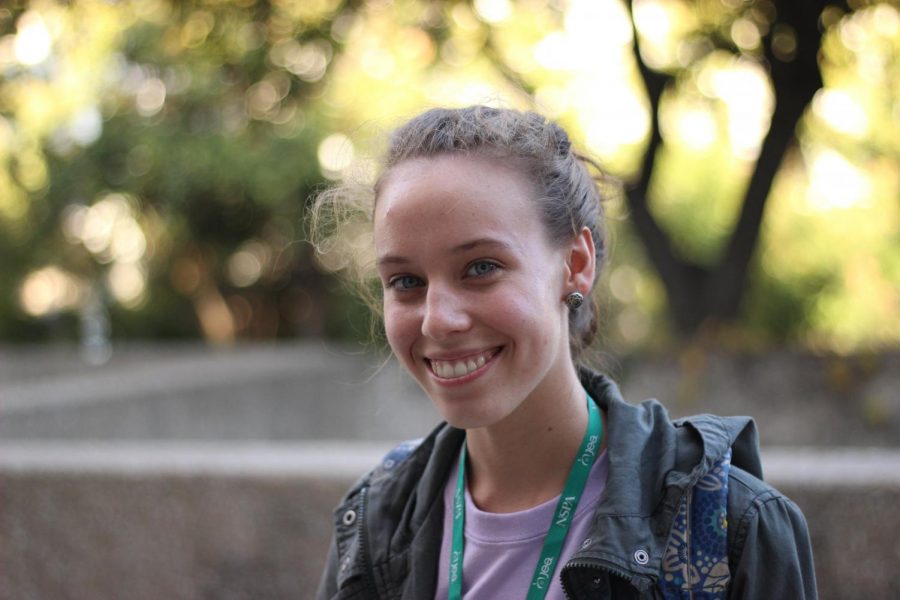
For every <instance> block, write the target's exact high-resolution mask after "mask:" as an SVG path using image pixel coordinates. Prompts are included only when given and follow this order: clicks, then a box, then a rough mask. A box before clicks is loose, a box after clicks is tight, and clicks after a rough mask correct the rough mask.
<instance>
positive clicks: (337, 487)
mask: <svg viewBox="0 0 900 600" xmlns="http://www.w3.org/2000/svg"><path fill="white" fill-rule="evenodd" d="M384 450H385V446H382V445H379V444H353V443H344V442H321V443H313V444H299V445H297V444H291V445H280V446H277V447H272V446H271V445H264V446H263V445H249V446H241V445H234V444H230V445H218V446H209V445H199V446H198V445H189V444H188V445H183V444H182V445H179V444H176V445H172V444H167V445H165V446H164V447H160V446H157V445H147V444H138V445H136V444H133V443H131V444H112V445H110V444H103V443H99V444H98V443H88V444H75V445H73V444H66V445H47V444H43V443H42V444H23V443H19V444H5V445H3V446H2V447H0V600H13V599H15V600H22V599H59V600H68V599H73V600H74V599H85V600H87V599H90V600H106V599H109V600H113V599H119V598H129V599H134V600H142V599H155V598H165V599H167V600H182V599H183V600H201V599H216V600H228V599H248V600H249V599H253V600H268V599H272V600H275V599H288V598H292V599H294V598H311V597H312V595H313V593H314V590H315V586H316V583H317V581H318V578H319V574H320V572H321V569H322V564H323V560H324V557H325V553H326V550H327V544H328V541H329V535H330V522H331V509H332V507H333V505H334V504H335V502H336V501H337V500H338V498H339V497H340V495H341V494H342V492H343V491H344V490H345V489H346V487H347V486H348V485H350V483H351V482H352V481H353V479H355V477H356V475H357V474H359V473H361V472H362V471H363V470H365V468H367V467H368V466H369V465H371V464H374V463H375V462H376V461H377V460H378V458H380V456H382V454H383V451H384ZM865 454H866V455H865V456H859V455H854V454H853V453H852V452H849V453H848V452H831V453H828V452H820V451H814V450H803V451H799V452H795V451H792V450H788V451H779V452H770V453H769V454H767V455H766V457H765V460H766V465H767V469H768V472H769V480H770V481H772V482H773V483H774V484H775V485H776V486H777V487H780V488H781V489H782V490H783V491H785V492H786V493H788V494H789V495H790V496H791V497H792V498H794V499H795V501H797V503H798V504H799V505H800V507H801V508H802V509H803V511H804V513H805V514H806V517H807V520H808V523H809V526H810V530H811V531H812V540H813V546H814V551H815V555H816V561H817V573H818V582H819V589H820V597H821V598H822V599H823V600H838V599H850V598H854V599H855V598H869V599H875V600H878V599H885V600H888V599H891V598H895V597H896V590H897V589H900V572H898V570H897V569H896V566H897V564H900V511H897V510H896V506H897V503H898V500H900V474H898V470H897V468H896V465H897V464H900V453H898V452H896V451H893V450H891V451H878V452H866V453H865ZM859 464H864V465H867V467H866V468H864V469H858V470H857V472H856V474H855V476H853V477H850V478H842V477H839V476H836V474H837V473H840V472H844V473H846V472H847V470H848V465H859ZM817 473H820V474H822V475H821V476H818V475H817Z"/></svg>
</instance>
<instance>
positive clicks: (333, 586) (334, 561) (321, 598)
mask: <svg viewBox="0 0 900 600" xmlns="http://www.w3.org/2000/svg"><path fill="white" fill-rule="evenodd" d="M337 572H338V554H337V545H336V544H335V542H334V538H332V540H331V546H330V547H329V548H328V562H326V563H325V570H324V571H323V572H322V579H321V580H320V581H319V589H318V591H316V600H329V599H330V598H334V596H335V595H336V594H337Z"/></svg>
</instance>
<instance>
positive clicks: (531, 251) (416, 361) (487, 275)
mask: <svg viewBox="0 0 900 600" xmlns="http://www.w3.org/2000/svg"><path fill="white" fill-rule="evenodd" d="M534 197H535V191H534V189H533V187H532V185H531V183H530V182H529V181H528V180H527V178H525V177H524V176H523V175H521V174H520V173H518V172H516V171H514V170H512V169H510V168H508V167H506V166H504V165H503V163H501V162H499V161H497V160H492V159H490V158H484V157H463V156H441V157H437V158H431V159H415V160H410V161H407V162H404V163H401V164H400V165H398V166H396V167H395V168H394V169H392V171H391V172H390V173H389V175H388V177H387V179H386V180H385V181H384V182H383V183H382V186H381V189H380V192H379V195H378V200H377V204H376V207H375V215H374V235H375V250H376V254H377V263H378V271H379V275H380V278H381V281H382V283H383V285H384V288H385V291H384V321H385V329H386V332H387V338H388V342H389V343H390V345H391V348H392V350H393V351H394V354H396V356H397V357H398V358H399V359H400V361H401V362H402V363H403V365H404V366H405V367H406V368H407V370H409V372H410V373H411V374H412V376H413V377H414V378H415V379H416V381H418V383H419V385H421V386H422V388H423V389H424V390H425V392H426V393H427V394H428V395H429V397H430V398H431V399H432V401H434V403H435V404H436V405H437V408H438V410H439V411H440V412H441V414H442V415H443V417H444V418H445V419H446V420H447V421H448V422H449V423H450V424H451V425H454V426H456V427H459V428H466V429H468V428H474V427H485V426H490V425H492V424H495V423H499V422H500V421H502V420H503V419H504V418H506V417H507V416H509V415H510V414H512V413H513V412H515V411H516V410H517V409H519V408H520V407H521V406H522V405H523V403H526V402H527V401H529V400H530V401H531V402H532V403H533V402H540V401H541V400H540V399H541V398H547V399H549V400H551V401H552V399H553V398H554V397H557V396H558V395H559V393H560V391H561V389H560V388H561V386H562V383H563V381H564V380H565V377H566V376H571V373H572V369H573V366H572V360H571V357H570V354H569V343H568V313H567V308H566V306H565V303H564V302H563V300H564V298H565V296H566V294H567V293H569V292H571V291H573V290H575V289H581V291H582V293H586V289H585V288H584V287H583V281H580V282H579V281H575V280H574V279H573V277H574V278H577V275H573V272H572V268H571V264H570V263H571V262H572V261H571V256H572V254H571V249H570V248H568V247H566V248H557V247H555V246H554V245H552V244H551V243H550V242H549V241H548V239H547V235H546V234H545V231H544V226H543V224H542V223H541V221H540V218H539V216H538V213H537V208H536V204H535V201H534ZM587 237H588V238H589V237H590V236H589V235H588V236H587ZM577 243H579V242H578V240H576V241H574V242H573V244H577ZM582 243H583V240H582ZM591 268H592V267H591ZM592 275H593V272H592V271H591V277H592ZM579 283H581V285H578V284H579ZM589 287H590V286H589V284H588V287H587V289H589Z"/></svg>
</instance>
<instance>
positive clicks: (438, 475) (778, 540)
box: [316, 372, 816, 600]
mask: <svg viewBox="0 0 900 600" xmlns="http://www.w3.org/2000/svg"><path fill="white" fill-rule="evenodd" d="M582 383H583V384H584V386H585V388H586V389H587V390H588V391H589V392H590V393H591V395H592V396H593V397H594V398H595V399H596V401H597V403H598V405H599V406H600V408H601V409H603V410H605V411H606V414H607V432H608V433H607V436H608V437H607V456H608V458H609V474H608V478H607V482H606V490H605V492H604V496H603V498H602V500H601V501H600V504H599V505H598V507H597V510H596V512H595V514H594V521H593V525H592V528H591V533H590V535H589V536H588V538H587V539H585V540H584V541H583V543H582V545H581V549H580V550H579V551H578V552H577V553H576V554H575V555H574V556H572V557H571V558H570V559H569V560H568V561H567V562H566V564H565V566H564V567H563V568H562V571H561V577H562V583H563V587H564V589H565V591H566V593H567V594H568V596H569V597H571V598H575V599H581V598H591V599H606V598H614V599H619V598H634V599H648V598H660V597H661V596H660V594H659V591H658V588H657V585H656V582H657V578H658V576H659V572H660V569H661V561H662V560H663V556H664V553H665V549H666V544H667V541H668V534H669V531H670V530H671V528H672V524H673V521H674V518H675V512H676V510H677V509H678V506H679V504H680V502H681V499H682V497H683V496H684V495H685V494H686V493H687V490H689V489H690V488H691V486H693V485H694V483H696V482H697V481H698V480H699V479H700V478H701V477H702V476H703V475H704V474H705V473H706V472H707V471H708V470H709V469H710V468H711V467H712V465H714V464H715V463H716V461H717V460H718V459H719V458H720V457H721V456H722V455H723V454H724V453H725V452H726V450H727V449H728V448H729V447H730V448H731V450H732V458H731V464H732V467H731V471H730V474H729V481H728V485H729V494H728V552H729V569H730V571H731V582H730V584H729V588H728V597H729V598H744V599H760V600H762V599H765V600H778V599H782V598H783V599H785V600H787V599H790V600H811V599H815V598H816V583H815V574H814V570H813V559H812V549H811V547H810V542H809V534H808V531H807V527H806V522H805V520H804V518H803V514H802V513H801V512H800V509H799V508H797V506H796V505H795V504H794V503H793V502H791V501H790V500H789V499H788V498H786V497H785V496H784V495H782V494H781V493H780V492H778V491H777V490H775V489H774V488H772V487H771V486H769V485H767V484H765V483H763V481H762V468H761V465H760V459H759V451H758V439H757V434H756V427H755V425H754V423H753V421H752V420H751V419H749V418H747V417H716V416H713V415H700V416H696V417H690V418H687V419H681V420H678V421H674V422H673V421H671V420H670V419H669V417H668V415H667V413H666V410H665V408H663V406H662V405H661V404H659V403H658V402H656V401H655V400H648V401H645V402H643V403H642V404H640V405H639V406H634V405H630V404H627V403H625V402H624V401H623V400H622V398H621V395H620V393H619V390H618V388H617V387H616V385H615V384H614V383H613V382H612V381H610V380H609V379H607V378H606V377H604V376H602V375H598V374H594V373H588V372H585V373H583V374H582ZM463 438H464V432H463V431H461V430H458V429H455V428H453V427H450V426H449V425H446V424H443V425H441V426H439V427H438V428H437V429H435V430H434V431H433V432H432V433H431V434H430V435H429V436H428V437H427V438H425V439H424V440H423V441H422V442H421V444H419V445H418V447H417V448H415V450H413V451H412V453H411V454H409V456H408V458H406V459H405V460H403V461H401V462H399V463H398V464H394V463H393V461H391V460H388V461H386V462H385V464H383V465H381V466H379V467H378V468H376V469H375V470H373V471H372V472H370V473H368V474H367V475H366V476H364V477H363V478H362V479H360V480H359V481H358V482H357V483H356V484H355V485H354V486H353V487H352V488H351V490H350V491H349V492H348V493H347V495H346V496H345V497H344V499H343V500H342V501H341V503H340V505H339V506H338V507H337V509H336V510H335V518H334V525H335V534H334V539H333V540H332V544H331V548H330V550H329V556H328V565H327V567H326V570H325V573H324V574H323V576H322V581H321V583H320V585H319V590H318V593H317V596H316V597H317V599H319V600H326V599H348V600H349V599H357V598H358V599H360V600H362V599H376V598H379V599H380V598H383V599H388V598H391V599H393V598H397V599H400V598H402V599H409V600H423V599H430V598H433V596H434V591H435V588H436V578H437V570H438V565H437V563H438V555H439V553H440V546H441V536H442V533H443V531H442V530H443V515H444V505H443V494H442V493H443V489H444V485H445V483H446V481H447V477H448V476H449V470H450V467H451V465H452V464H453V461H454V459H455V458H456V456H457V454H458V453H459V449H460V446H461V445H462V441H463ZM648 556H649V560H647V557H648Z"/></svg>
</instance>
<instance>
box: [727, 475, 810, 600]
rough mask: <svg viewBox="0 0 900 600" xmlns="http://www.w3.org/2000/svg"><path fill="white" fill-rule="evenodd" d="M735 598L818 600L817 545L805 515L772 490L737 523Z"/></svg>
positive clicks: (756, 500)
mask: <svg viewBox="0 0 900 600" xmlns="http://www.w3.org/2000/svg"><path fill="white" fill-rule="evenodd" d="M735 525H736V527H737V530H736V534H735V538H734V546H733V548H732V552H733V554H732V557H733V558H734V557H736V558H735V562H736V569H735V570H733V572H732V580H731V592H730V594H729V598H731V599H732V600H738V599H740V600H756V599H759V600H763V599H765V600H780V599H785V600H788V599H790V600H816V598H817V593H816V577H815V569H814V567H813V557H812V546H811V544H810V541H809V530H808V529H807V527H806V520H805V519H804V518H803V513H802V512H800V509H799V508H798V507H797V505H796V504H794V503H793V502H791V501H790V500H789V499H788V498H786V497H785V496H783V495H781V494H780V493H778V492H776V491H775V490H773V489H771V488H769V490H767V491H765V492H763V493H761V494H760V495H759V496H757V497H756V498H754V500H753V502H751V503H750V505H749V507H748V508H747V509H746V511H745V513H744V515H743V516H742V517H741V518H740V519H739V520H738V522H737V523H735Z"/></svg>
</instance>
